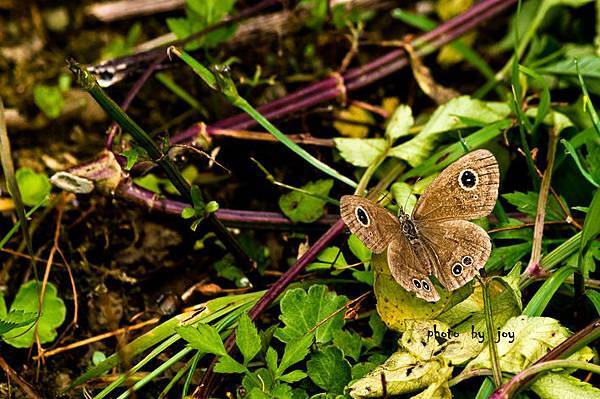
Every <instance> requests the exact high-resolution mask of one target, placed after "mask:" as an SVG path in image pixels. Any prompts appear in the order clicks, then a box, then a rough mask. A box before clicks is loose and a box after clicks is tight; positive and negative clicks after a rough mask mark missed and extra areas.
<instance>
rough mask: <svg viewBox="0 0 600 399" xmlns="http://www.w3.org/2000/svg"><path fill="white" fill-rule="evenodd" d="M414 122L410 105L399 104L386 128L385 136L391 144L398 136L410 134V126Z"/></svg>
mask: <svg viewBox="0 0 600 399" xmlns="http://www.w3.org/2000/svg"><path fill="white" fill-rule="evenodd" d="M414 122H415V121H414V119H413V116H412V110H411V109H410V107H409V106H408V105H400V106H398V108H396V110H395V111H394V113H393V114H392V117H391V118H390V120H389V122H388V124H387V126H386V128H385V137H387V139H388V141H389V143H390V144H391V143H393V142H394V141H396V139H397V138H399V137H402V136H406V135H408V134H410V128H411V127H412V125H413V124H414Z"/></svg>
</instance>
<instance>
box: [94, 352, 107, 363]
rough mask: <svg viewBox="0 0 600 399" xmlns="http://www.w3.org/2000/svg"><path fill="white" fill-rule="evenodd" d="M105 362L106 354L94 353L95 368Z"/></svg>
mask: <svg viewBox="0 0 600 399" xmlns="http://www.w3.org/2000/svg"><path fill="white" fill-rule="evenodd" d="M105 360H106V355H105V354H104V352H101V351H94V353H92V364H93V365H94V366H97V365H99V364H100V363H102V362H103V361H105Z"/></svg>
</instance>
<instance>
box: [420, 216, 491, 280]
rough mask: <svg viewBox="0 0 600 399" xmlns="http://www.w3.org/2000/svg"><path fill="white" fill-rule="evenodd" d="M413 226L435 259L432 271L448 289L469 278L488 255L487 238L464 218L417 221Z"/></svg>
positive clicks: (489, 249) (483, 231)
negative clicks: (415, 226)
mask: <svg viewBox="0 0 600 399" xmlns="http://www.w3.org/2000/svg"><path fill="white" fill-rule="evenodd" d="M417 228H418V229H419V231H420V232H421V236H422V237H423V241H424V243H425V245H427V246H429V247H430V248H431V251H430V253H432V254H433V256H434V257H435V258H436V259H435V260H434V263H435V267H434V268H433V274H434V275H435V276H436V277H437V278H438V280H439V281H440V282H441V283H442V285H443V286H444V287H446V288H447V289H448V290H449V291H454V290H456V289H458V288H460V287H462V286H463V285H465V284H467V283H468V282H469V281H471V280H472V279H473V277H475V275H476V274H477V272H478V271H479V269H481V268H482V267H484V266H485V263H486V262H487V260H488V258H489V256H490V252H491V250H492V243H491V241H490V237H489V236H488V234H487V233H486V232H485V230H484V229H482V228H481V227H479V226H477V225H476V224H474V223H471V222H467V221H466V220H446V221H435V222H433V221H421V222H419V223H418V224H417Z"/></svg>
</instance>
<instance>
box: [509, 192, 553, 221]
mask: <svg viewBox="0 0 600 399" xmlns="http://www.w3.org/2000/svg"><path fill="white" fill-rule="evenodd" d="M502 197H503V198H504V199H506V200H507V201H508V202H509V203H510V204H512V205H514V206H516V207H517V209H518V210H519V211H520V212H523V213H525V214H527V215H529V216H531V217H533V218H535V215H536V213H537V203H538V197H539V194H538V193H536V192H533V191H529V192H527V193H521V192H518V191H515V192H514V193H508V194H502ZM546 220H563V214H562V209H561V208H560V205H559V204H558V202H557V201H556V199H555V198H554V197H553V196H549V197H548V203H547V205H546Z"/></svg>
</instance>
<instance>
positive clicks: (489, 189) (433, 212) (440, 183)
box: [413, 150, 500, 221]
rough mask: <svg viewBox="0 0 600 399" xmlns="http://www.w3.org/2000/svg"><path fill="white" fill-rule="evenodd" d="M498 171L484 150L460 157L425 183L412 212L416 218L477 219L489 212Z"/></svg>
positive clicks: (496, 163)
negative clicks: (428, 182)
mask: <svg viewBox="0 0 600 399" xmlns="http://www.w3.org/2000/svg"><path fill="white" fill-rule="evenodd" d="M499 181H500V172H499V170H498V162H497V161H496V158H495V157H494V155H493V154H492V153H491V152H489V151H488V150H476V151H473V152H470V153H469V154H467V155H465V156H463V157H462V158H460V159H459V160H457V161H456V162H454V163H453V164H451V165H450V166H448V167H447V168H446V169H445V170H444V171H443V172H442V173H440V175H439V176H438V177H437V178H436V179H435V180H434V181H433V182H432V183H431V184H430V185H429V187H428V188H427V189H426V190H425V192H424V193H423V195H421V197H420V198H419V200H418V201H417V204H416V206H415V209H414V211H413V219H414V220H415V221H416V220H439V219H442V220H447V219H465V220H471V219H477V218H480V217H484V216H487V215H489V214H490V212H491V211H492V209H493V208H494V205H495V204H496V198H497V197H498V185H499Z"/></svg>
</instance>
